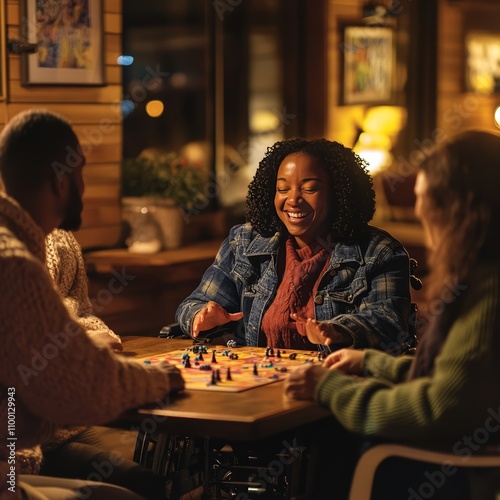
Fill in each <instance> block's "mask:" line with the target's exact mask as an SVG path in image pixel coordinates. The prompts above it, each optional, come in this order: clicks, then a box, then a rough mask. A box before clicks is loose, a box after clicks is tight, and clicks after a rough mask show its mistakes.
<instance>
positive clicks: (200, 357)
mask: <svg viewBox="0 0 500 500" xmlns="http://www.w3.org/2000/svg"><path fill="white" fill-rule="evenodd" d="M196 359H197V360H198V361H203V354H202V353H201V351H198V356H196Z"/></svg>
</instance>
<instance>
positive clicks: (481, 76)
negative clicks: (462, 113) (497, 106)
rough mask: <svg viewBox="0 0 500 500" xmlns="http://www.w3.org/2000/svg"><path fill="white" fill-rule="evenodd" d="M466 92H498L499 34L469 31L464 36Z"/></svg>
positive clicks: (499, 80)
mask: <svg viewBox="0 0 500 500" xmlns="http://www.w3.org/2000/svg"><path fill="white" fill-rule="evenodd" d="M465 51H466V58H465V88H466V90H467V92H477V93H479V94H486V95H487V94H493V93H498V92H500V32H498V33H487V32H481V31H470V32H468V33H467V34H466V36H465Z"/></svg>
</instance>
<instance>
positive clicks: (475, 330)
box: [315, 265, 500, 442]
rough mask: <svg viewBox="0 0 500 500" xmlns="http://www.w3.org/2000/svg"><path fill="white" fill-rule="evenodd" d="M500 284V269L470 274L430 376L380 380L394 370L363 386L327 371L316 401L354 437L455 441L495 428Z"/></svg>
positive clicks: (499, 397)
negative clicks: (491, 425)
mask: <svg viewBox="0 0 500 500" xmlns="http://www.w3.org/2000/svg"><path fill="white" fill-rule="evenodd" d="M499 283H500V265H499V266H497V267H496V268H495V269H494V272H492V268H491V266H490V268H489V269H486V270H485V269H483V270H481V271H480V272H477V273H475V280H474V282H473V283H472V284H471V286H470V288H469V290H468V291H467V295H466V296H465V297H464V299H465V300H464V302H463V303H462V307H461V314H460V316H459V317H458V318H457V319H456V321H455V323H454V324H453V325H452V328H451V330H450V332H449V334H448V336H447V340H446V342H445V344H444V346H443V349H442V352H441V354H440V355H439V356H438V357H437V358H436V362H435V368H434V374H433V376H431V377H422V378H419V379H415V380H412V381H407V382H402V383H398V384H396V383H394V382H393V381H391V380H389V379H390V378H391V377H385V375H387V373H389V374H390V373H391V371H392V368H389V369H388V370H387V369H383V370H381V371H380V375H384V378H382V377H380V378H377V377H372V378H367V379H355V378H352V377H350V376H347V375H343V374H341V373H339V372H337V371H331V372H328V373H327V374H326V375H325V376H324V377H323V378H322V379H321V380H320V383H319V384H318V386H317V388H316V394H315V396H316V399H317V401H318V402H320V403H321V404H323V405H325V406H328V407H329V408H330V409H331V411H332V412H333V413H334V415H335V416H336V417H337V418H338V419H339V421H340V422H341V423H342V424H343V425H344V426H345V427H346V428H347V429H349V430H351V431H353V432H356V433H359V434H362V435H365V436H374V437H382V438H389V439H398V440H405V441H418V442H425V441H427V442H429V441H433V442H436V441H439V440H446V441H448V442H449V441H450V440H453V441H455V442H457V441H456V440H457V438H459V437H462V436H463V435H464V433H466V432H470V433H473V432H474V431H475V430H476V429H478V428H479V427H484V426H485V425H486V424H485V423H487V422H489V421H490V420H491V419H492V418H495V419H496V421H497V422H500V418H499V414H500V392H499V391H498V389H497V388H496V384H494V383H492V381H493V380H499V378H500V339H499V338H498V332H499V331H500V295H499V294H500V292H499V288H500V286H499ZM457 290H458V289H457ZM456 293H457V295H458V294H461V293H463V291H461V290H458V291H457V292H456ZM374 362H375V357H374V358H373V359H372V360H370V359H369V361H368V365H370V366H373V365H374V364H375V363H374ZM387 366H388V367H389V365H387ZM492 412H493V413H492Z"/></svg>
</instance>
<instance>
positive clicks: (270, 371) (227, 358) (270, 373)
mask: <svg viewBox="0 0 500 500" xmlns="http://www.w3.org/2000/svg"><path fill="white" fill-rule="evenodd" d="M141 361H142V362H143V363H146V364H156V363H160V362H162V361H167V362H169V363H172V364H174V365H175V366H177V368H179V369H180V370H181V373H182V376H183V377H184V380H185V382H186V389H189V390H192V389H194V390H210V391H222V392H241V391H244V390H247V389H251V388H252V387H258V386H260V385H265V384H270V383H273V382H276V381H278V380H282V379H283V378H284V377H286V376H287V373H288V371H289V370H291V369H292V368H294V367H296V366H299V365H300V364H303V363H321V362H322V359H321V355H319V356H318V351H300V350H292V349H284V350H283V349H282V350H279V349H271V348H263V347H236V348H231V349H230V348H224V347H222V348H218V349H213V348H210V347H205V346H203V345H199V346H193V347H189V348H186V349H179V350H177V351H171V352H166V353H165V354H161V355H158V356H155V357H148V358H142V359H141Z"/></svg>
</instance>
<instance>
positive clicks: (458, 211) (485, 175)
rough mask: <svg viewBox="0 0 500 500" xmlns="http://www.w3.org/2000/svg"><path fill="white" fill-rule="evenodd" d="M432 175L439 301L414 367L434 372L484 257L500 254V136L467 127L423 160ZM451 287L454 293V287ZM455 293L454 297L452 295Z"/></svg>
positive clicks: (432, 262) (432, 282) (432, 294)
mask: <svg viewBox="0 0 500 500" xmlns="http://www.w3.org/2000/svg"><path fill="white" fill-rule="evenodd" d="M420 168H421V170H422V171H423V172H424V173H425V176H426V180H427V192H426V193H425V203H426V217H428V218H429V220H430V221H431V223H432V225H434V226H435V227H437V228H438V231H439V238H438V241H437V242H436V245H435V248H432V249H430V252H429V266H430V268H431V272H430V275H429V278H428V283H427V285H426V287H427V297H428V299H429V301H431V302H432V301H434V303H436V304H437V303H439V306H440V307H437V308H436V309H437V310H440V311H442V312H440V313H439V314H436V315H435V317H434V318H432V320H431V322H430V325H429V329H428V331H427V332H426V334H425V336H424V339H423V341H422V342H421V345H420V347H419V349H417V358H416V360H415V363H414V366H413V368H412V371H411V373H410V378H414V377H418V376H422V375H428V374H430V373H432V370H433V366H434V360H435V357H436V356H437V355H438V354H439V352H440V350H441V348H442V345H443V343H444V341H445V339H446V336H447V334H448V331H449V328H450V327H451V324H452V323H453V321H454V319H455V317H456V315H457V312H458V309H459V307H460V303H461V301H462V300H463V297H464V296H465V294H466V293H467V292H466V287H467V284H468V281H469V277H470V274H471V272H472V270H473V268H474V266H475V265H476V263H477V262H478V261H479V260H488V259H491V258H498V256H497V255H498V244H499V241H500V238H499V236H498V231H497V230H494V228H493V221H494V220H495V219H498V216H499V215H500V196H499V195H498V193H497V190H498V188H499V187H500V136H498V135H494V134H492V133H489V132H483V131H477V130H476V131H467V132H464V133H462V134H460V135H459V136H457V137H456V138H455V139H454V140H452V141H450V142H449V143H447V144H445V145H443V146H442V147H440V148H439V149H438V150H436V151H435V152H434V153H433V154H431V155H430V156H429V157H428V158H427V159H426V160H424V162H423V163H422V164H421V165H420ZM450 292H451V293H450ZM451 296H453V297H454V300H449V297H451Z"/></svg>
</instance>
